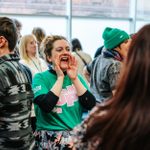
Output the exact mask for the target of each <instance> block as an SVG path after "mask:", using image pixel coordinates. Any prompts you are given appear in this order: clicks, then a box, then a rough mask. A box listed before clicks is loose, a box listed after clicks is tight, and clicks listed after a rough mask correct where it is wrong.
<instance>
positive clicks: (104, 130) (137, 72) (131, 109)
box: [83, 24, 150, 150]
mask: <svg viewBox="0 0 150 150" xmlns="http://www.w3.org/2000/svg"><path fill="white" fill-rule="evenodd" d="M102 111H106V112H107V113H106V114H105V115H103V116H100V115H98V114H100V112H102ZM149 114H150V24H148V25H145V26H143V27H142V28H141V29H140V30H139V31H138V32H137V34H136V37H135V38H134V39H133V40H132V42H131V45H130V48H129V53H128V57H127V60H126V63H125V66H124V69H123V73H122V75H121V78H120V81H119V83H118V86H117V90H116V94H115V95H114V97H113V98H112V99H111V100H109V101H108V102H107V103H106V105H104V106H98V110H97V111H96V112H95V113H94V114H92V115H91V117H90V118H89V123H88V127H87V133H86V135H85V136H84V139H83V140H84V141H86V140H91V139H93V138H97V139H99V141H100V144H99V146H98V148H97V150H98V149H100V148H101V149H102V150H150V115H149ZM90 120H93V121H90Z"/></svg>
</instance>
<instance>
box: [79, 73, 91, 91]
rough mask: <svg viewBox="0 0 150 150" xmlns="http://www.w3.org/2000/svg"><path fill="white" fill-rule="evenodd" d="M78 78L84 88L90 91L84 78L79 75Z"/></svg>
mask: <svg viewBox="0 0 150 150" xmlns="http://www.w3.org/2000/svg"><path fill="white" fill-rule="evenodd" d="M78 78H79V80H80V81H81V83H82V84H83V85H84V87H85V88H86V89H87V90H89V86H88V85H87V83H86V81H85V80H84V78H83V76H82V75H80V74H78Z"/></svg>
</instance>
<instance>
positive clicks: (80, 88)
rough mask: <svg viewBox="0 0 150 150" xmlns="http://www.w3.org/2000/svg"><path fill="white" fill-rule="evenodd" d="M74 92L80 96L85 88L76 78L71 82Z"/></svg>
mask: <svg viewBox="0 0 150 150" xmlns="http://www.w3.org/2000/svg"><path fill="white" fill-rule="evenodd" d="M72 82H73V84H74V86H75V88H76V90H77V95H78V96H81V95H83V94H84V93H85V92H86V90H87V89H86V88H85V87H84V85H83V84H82V83H81V81H80V80H79V78H78V77H76V78H75V79H74V80H72Z"/></svg>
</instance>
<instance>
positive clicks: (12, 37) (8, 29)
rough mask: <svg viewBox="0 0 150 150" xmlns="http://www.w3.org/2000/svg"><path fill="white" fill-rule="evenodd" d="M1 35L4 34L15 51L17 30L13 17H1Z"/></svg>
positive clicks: (11, 48)
mask: <svg viewBox="0 0 150 150" xmlns="http://www.w3.org/2000/svg"><path fill="white" fill-rule="evenodd" d="M0 36H4V37H5V38H6V39H7V40H8V47H9V50H10V51H13V50H14V48H15V46H16V43H17V32H16V25H15V24H14V22H13V20H12V19H10V18H7V17H0Z"/></svg>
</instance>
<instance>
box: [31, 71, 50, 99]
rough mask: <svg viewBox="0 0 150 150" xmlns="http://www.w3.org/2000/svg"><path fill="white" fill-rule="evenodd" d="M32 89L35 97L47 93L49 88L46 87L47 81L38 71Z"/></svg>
mask: <svg viewBox="0 0 150 150" xmlns="http://www.w3.org/2000/svg"><path fill="white" fill-rule="evenodd" d="M32 89H33V92H34V98H36V97H37V96H39V95H42V94H47V93H48V92H49V89H48V88H47V87H46V84H45V81H44V79H43V77H42V75H41V73H37V74H36V75H35V76H34V78H33V81H32Z"/></svg>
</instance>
